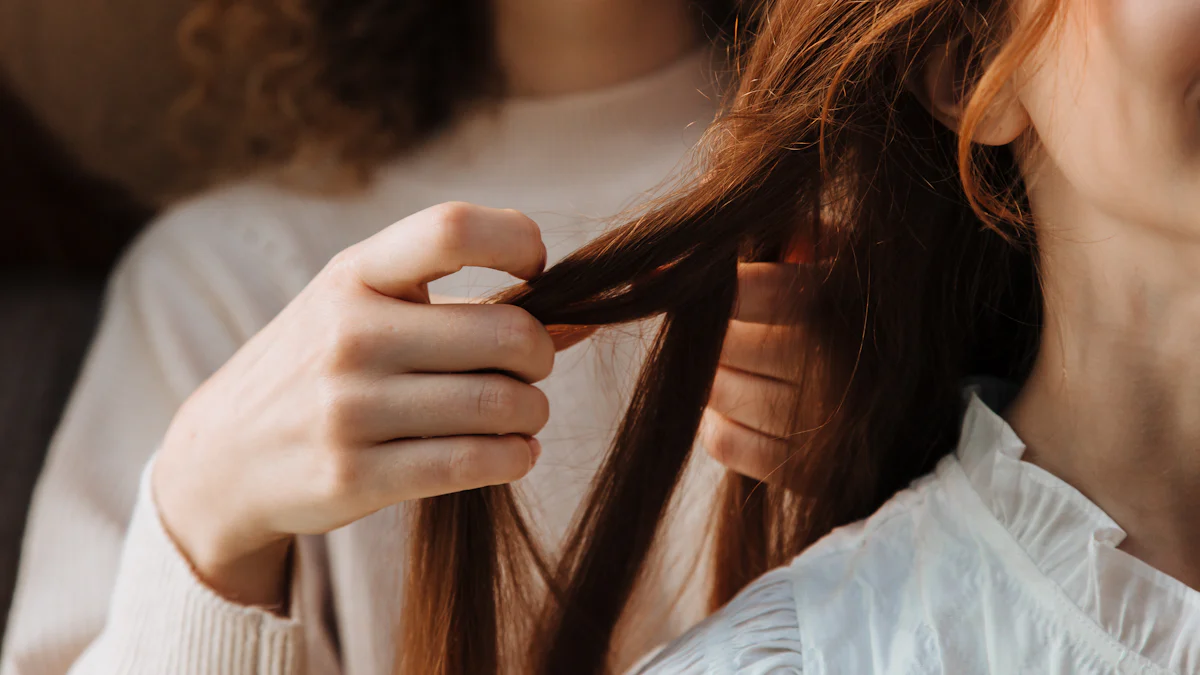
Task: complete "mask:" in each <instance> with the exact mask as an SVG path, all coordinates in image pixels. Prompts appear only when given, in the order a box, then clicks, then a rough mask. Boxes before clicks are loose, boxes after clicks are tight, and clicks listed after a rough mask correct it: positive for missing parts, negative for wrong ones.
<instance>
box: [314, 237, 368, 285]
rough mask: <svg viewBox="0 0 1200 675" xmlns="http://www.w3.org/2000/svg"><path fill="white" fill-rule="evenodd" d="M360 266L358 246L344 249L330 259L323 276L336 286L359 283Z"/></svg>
mask: <svg viewBox="0 0 1200 675" xmlns="http://www.w3.org/2000/svg"><path fill="white" fill-rule="evenodd" d="M358 265H359V252H358V246H357V245H355V246H351V247H349V248H346V249H343V250H341V251H339V252H338V253H337V254H335V255H334V256H333V257H332V258H330V260H329V262H328V263H326V264H325V268H324V269H323V270H322V273H321V275H322V276H323V277H325V278H326V279H328V280H329V281H332V282H334V283H335V284H340V283H346V282H349V281H357V280H358V278H359V276H358Z"/></svg>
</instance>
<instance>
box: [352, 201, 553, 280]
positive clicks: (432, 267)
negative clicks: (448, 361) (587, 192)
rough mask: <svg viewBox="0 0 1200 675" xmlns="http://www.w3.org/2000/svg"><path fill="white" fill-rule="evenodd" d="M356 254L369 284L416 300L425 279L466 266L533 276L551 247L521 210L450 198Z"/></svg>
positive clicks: (396, 226)
mask: <svg viewBox="0 0 1200 675" xmlns="http://www.w3.org/2000/svg"><path fill="white" fill-rule="evenodd" d="M352 258H353V260H354V264H355V268H356V269H357V271H358V274H359V276H360V278H361V279H362V281H363V283H365V284H366V285H367V286H369V287H371V288H373V289H374V290H375V291H377V292H379V293H383V294H384V295H388V296H391V297H394V298H401V299H408V300H413V301H414V302H415V301H424V286H423V285H424V284H426V283H428V282H430V281H433V280H435V279H440V278H441V277H444V276H447V275H449V274H453V273H454V272H457V271H458V270H460V269H462V268H464V267H488V268H491V269H495V270H500V271H501V272H508V273H509V274H511V275H513V276H515V277H517V278H520V279H529V278H532V277H534V276H536V275H537V274H539V273H541V271H542V269H543V268H544V267H545V265H546V247H545V245H544V244H543V243H542V235H541V231H540V230H539V229H538V226H537V223H535V222H533V221H532V220H530V219H529V218H528V217H527V216H525V215H523V214H521V213H519V212H517V211H513V210H510V209H491V208H486V207H482V206H475V205H472V204H465V203H462V202H450V203H446V204H439V205H438V206H434V207H431V208H428V209H425V210H424V211H421V212H419V213H416V214H413V215H411V216H409V217H408V218H405V219H404V220H401V221H400V222H398V223H396V224H394V225H392V226H391V227H389V228H387V229H385V230H383V231H382V232H380V233H379V234H376V235H375V236H373V237H371V238H370V239H368V240H366V241H364V242H362V243H360V244H358V245H356V246H355V247H354V252H353V254H352ZM417 291H419V293H418V292H417Z"/></svg>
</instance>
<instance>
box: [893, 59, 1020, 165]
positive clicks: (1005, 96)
mask: <svg viewBox="0 0 1200 675" xmlns="http://www.w3.org/2000/svg"><path fill="white" fill-rule="evenodd" d="M960 46H961V41H958V40H956V41H954V42H951V43H948V44H945V45H941V46H939V47H937V48H935V49H933V50H931V51H930V53H929V55H928V56H927V57H926V59H925V61H924V63H923V64H922V67H921V72H920V77H919V80H918V81H917V82H914V81H912V80H910V81H909V89H910V90H912V92H913V93H914V94H916V96H917V98H918V99H920V101H921V103H922V104H923V105H924V106H925V109H926V110H928V111H929V113H930V114H931V115H933V116H934V117H935V118H936V119H937V120H938V121H939V122H941V123H942V124H944V125H945V126H946V127H947V128H949V129H950V130H952V131H955V132H957V131H958V130H959V128H960V126H961V124H962V120H963V113H964V105H963V103H964V102H963V100H962V98H961V93H962V92H961V88H960V86H959V83H961V82H962V81H963V78H964V75H965V74H964V73H961V72H959V68H960V62H959V59H958V58H957V52H958V49H959V47H960ZM914 79H916V78H914ZM1030 124H1031V122H1030V119H1029V113H1028V112H1026V110H1025V106H1023V105H1021V101H1020V98H1019V97H1018V96H1017V93H1016V88H1015V87H1014V85H1013V83H1012V82H1008V83H1006V84H1005V85H1004V89H1003V90H1002V91H1000V93H999V94H998V95H997V96H996V97H995V99H994V100H993V101H992V103H991V105H989V106H988V112H987V115H986V116H985V117H984V119H983V120H982V121H981V122H980V123H979V125H978V126H976V127H975V130H974V132H973V134H972V139H971V140H972V141H973V142H975V143H979V144H981V145H1008V144H1009V143H1012V142H1014V141H1016V140H1017V139H1018V138H1020V137H1021V135H1022V134H1024V133H1025V131H1026V130H1027V129H1029V126H1030Z"/></svg>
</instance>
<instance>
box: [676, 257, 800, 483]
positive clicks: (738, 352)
mask: <svg viewBox="0 0 1200 675" xmlns="http://www.w3.org/2000/svg"><path fill="white" fill-rule="evenodd" d="M807 270H808V268H807V267H803V266H801V265H795V264H789V263H743V264H742V265H741V266H740V267H739V269H738V303H737V310H736V312H735V314H734V320H733V321H731V322H730V323H729V331H728V333H727V334H726V337H725V345H724V348H723V349H722V352H721V365H720V368H719V369H718V370H717V377H716V380H715V381H714V382H713V390H712V395H711V396H710V398H709V402H708V409H707V410H705V411H704V419H703V422H702V423H701V428H700V442H701V444H702V445H703V446H704V447H705V449H706V450H707V451H708V453H709V454H710V455H712V456H713V458H715V459H716V460H717V461H718V462H720V463H721V464H724V465H725V467H726V468H728V469H731V470H732V471H735V472H737V473H740V474H743V475H745V476H750V477H751V478H757V479H759V480H765V481H768V482H770V481H771V479H772V478H773V477H774V476H778V475H780V472H779V471H778V469H779V468H780V467H782V466H783V465H784V464H785V463H786V462H787V460H788V458H789V457H790V456H791V452H792V449H793V448H792V445H791V444H790V443H788V442H787V440H786V439H785V438H784V436H786V434H787V433H788V425H789V424H790V423H791V419H792V411H793V410H794V409H795V406H796V404H797V401H798V387H797V385H796V383H794V382H792V381H790V380H791V378H793V377H795V374H796V367H797V359H798V358H799V357H800V356H801V346H802V344H803V343H802V341H803V340H804V327H803V326H802V325H799V324H797V323H787V322H786V317H783V316H781V308H784V307H794V306H795V303H796V294H797V292H798V290H799V288H800V287H801V285H802V284H803V283H804V282H805V281H806V280H807V275H806V272H807Z"/></svg>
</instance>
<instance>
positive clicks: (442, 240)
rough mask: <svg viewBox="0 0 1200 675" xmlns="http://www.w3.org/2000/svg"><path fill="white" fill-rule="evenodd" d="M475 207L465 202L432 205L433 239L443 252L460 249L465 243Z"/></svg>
mask: <svg viewBox="0 0 1200 675" xmlns="http://www.w3.org/2000/svg"><path fill="white" fill-rule="evenodd" d="M474 211H475V207H473V206H471V205H470V204H467V203H466V202H446V203H445V204H439V205H437V206H435V207H433V211H432V213H431V214H430V215H431V216H432V217H433V223H434V241H435V245H436V247H437V249H438V250H439V251H442V252H444V253H451V252H455V251H460V250H462V249H463V248H464V247H466V245H467V241H468V238H469V237H468V232H469V230H470V226H471V220H472V218H473V217H474Z"/></svg>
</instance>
